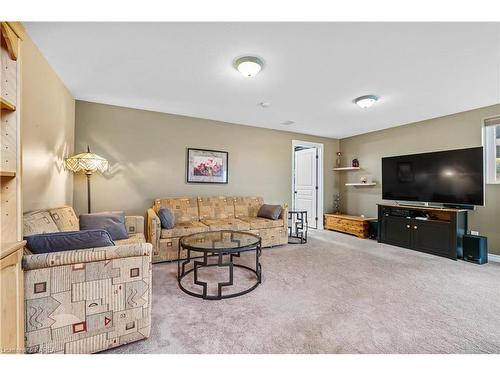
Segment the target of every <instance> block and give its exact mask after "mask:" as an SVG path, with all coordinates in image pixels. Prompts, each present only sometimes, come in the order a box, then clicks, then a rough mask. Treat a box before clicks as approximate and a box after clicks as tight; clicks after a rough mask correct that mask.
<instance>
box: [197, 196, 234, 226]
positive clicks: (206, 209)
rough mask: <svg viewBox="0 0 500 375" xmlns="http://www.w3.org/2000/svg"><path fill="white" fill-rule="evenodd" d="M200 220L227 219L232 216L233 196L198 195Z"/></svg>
mask: <svg viewBox="0 0 500 375" xmlns="http://www.w3.org/2000/svg"><path fill="white" fill-rule="evenodd" d="M198 207H199V212H200V220H204V219H229V218H233V217H234V198H232V197H220V196H219V197H198Z"/></svg>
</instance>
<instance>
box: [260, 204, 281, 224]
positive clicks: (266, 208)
mask: <svg viewBox="0 0 500 375" xmlns="http://www.w3.org/2000/svg"><path fill="white" fill-rule="evenodd" d="M282 210H283V208H282V207H281V206H280V205H279V204H263V205H262V206H261V207H260V208H259V212H258V213H257V216H258V217H263V218H266V219H271V220H278V219H279V218H280V216H281V211H282Z"/></svg>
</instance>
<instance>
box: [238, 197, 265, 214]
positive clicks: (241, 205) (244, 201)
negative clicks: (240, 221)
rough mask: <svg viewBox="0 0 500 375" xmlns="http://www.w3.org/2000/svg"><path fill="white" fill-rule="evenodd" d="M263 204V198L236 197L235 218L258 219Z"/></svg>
mask: <svg viewBox="0 0 500 375" xmlns="http://www.w3.org/2000/svg"><path fill="white" fill-rule="evenodd" d="M263 204H264V200H263V199H262V198H261V197H236V198H234V216H235V217H238V218H242V217H256V216H257V213H258V212H259V208H260V206H262V205H263Z"/></svg>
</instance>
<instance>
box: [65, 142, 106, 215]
mask: <svg viewBox="0 0 500 375" xmlns="http://www.w3.org/2000/svg"><path fill="white" fill-rule="evenodd" d="M66 168H67V169H68V170H70V171H72V172H75V173H77V172H84V173H85V175H86V176H87V203H88V212H89V213H90V208H91V207H90V176H92V173H95V172H100V173H104V172H106V171H107V170H108V161H107V160H106V159H104V158H103V157H102V156H99V155H97V154H94V153H92V152H90V147H88V146H87V152H83V153H81V154H78V155H74V156H71V157H69V158H67V159H66Z"/></svg>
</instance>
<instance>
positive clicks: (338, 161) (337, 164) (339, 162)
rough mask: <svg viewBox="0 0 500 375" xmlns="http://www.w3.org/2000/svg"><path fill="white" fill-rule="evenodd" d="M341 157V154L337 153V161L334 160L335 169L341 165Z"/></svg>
mask: <svg viewBox="0 0 500 375" xmlns="http://www.w3.org/2000/svg"><path fill="white" fill-rule="evenodd" d="M341 156H342V153H341V152H340V151H339V152H337V159H336V160H335V165H336V166H337V168H340V165H341V164H342V160H341V159H340V158H341Z"/></svg>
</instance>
